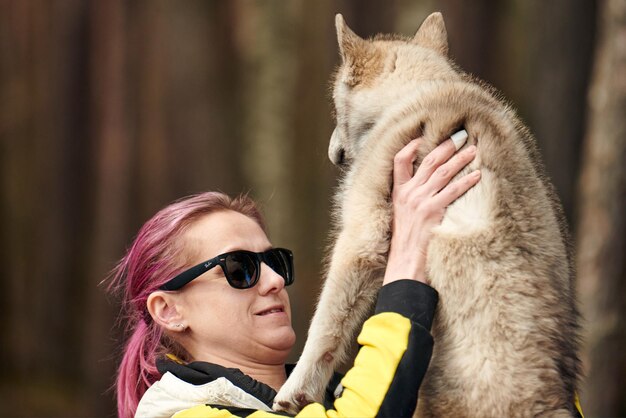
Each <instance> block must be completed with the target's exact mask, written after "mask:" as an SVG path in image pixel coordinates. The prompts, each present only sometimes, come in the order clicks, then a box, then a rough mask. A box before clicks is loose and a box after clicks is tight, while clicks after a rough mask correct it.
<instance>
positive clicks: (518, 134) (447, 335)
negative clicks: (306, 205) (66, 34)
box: [275, 13, 580, 417]
mask: <svg viewBox="0 0 626 418" xmlns="http://www.w3.org/2000/svg"><path fill="white" fill-rule="evenodd" d="M336 27H337V37H338V42H339V48H340V52H341V56H342V64H341V65H340V67H339V69H338V71H337V73H336V76H335V81H334V91H333V97H334V103H335V109H336V117H337V126H336V128H335V131H334V132H333V135H332V138H331V141H330V147H329V156H330V159H331V160H332V161H333V163H335V164H340V165H342V166H344V167H345V168H346V169H345V170H344V173H345V175H344V177H343V179H342V183H341V185H340V187H339V190H338V192H337V194H336V207H335V213H334V220H335V225H334V238H335V240H334V246H333V247H332V249H331V254H330V260H329V261H330V262H329V268H328V272H327V278H326V281H325V284H324V287H323V289H322V293H321V296H320V300H319V303H318V306H317V309H316V312H315V315H314V317H313V320H312V323H311V328H310V330H309V336H308V340H307V343H306V346H305V348H304V351H303V353H302V356H301V358H300V360H299V362H298V365H297V367H296V368H295V370H294V371H293V373H292V374H291V376H290V378H289V379H288V381H287V383H286V384H285V385H284V386H283V388H282V389H281V391H280V392H279V393H278V396H277V397H276V400H275V406H276V408H277V409H282V410H289V411H291V412H293V411H295V410H297V409H298V408H300V407H302V406H304V404H306V403H308V402H311V401H319V400H321V399H322V394H323V392H324V388H325V386H326V384H327V382H328V380H329V378H330V376H331V374H332V372H333V370H334V369H335V367H336V366H338V365H339V364H340V363H341V362H342V361H344V360H345V359H346V357H347V354H346V353H347V351H348V348H349V346H350V343H351V342H352V341H353V338H354V335H355V333H356V331H357V330H358V329H359V327H360V326H361V324H362V323H363V321H364V319H365V318H366V317H367V316H368V314H369V313H370V311H371V308H372V307H373V305H374V301H375V298H376V294H377V291H378V289H379V288H380V283H381V281H382V278H383V275H384V269H385V265H386V257H387V253H388V250H389V240H390V228H391V222H390V220H391V216H392V209H391V203H390V195H391V187H392V184H391V181H392V169H393V157H394V155H395V154H396V153H397V152H398V151H399V150H400V149H401V148H402V147H403V146H404V145H406V144H407V143H408V142H409V141H410V140H412V139H413V138H417V137H421V139H420V141H421V149H420V151H419V156H418V159H417V161H416V164H419V163H420V162H421V160H422V159H423V158H424V156H425V155H426V154H427V153H429V152H430V151H431V150H432V149H434V148H435V147H436V146H437V145H438V144H439V143H441V142H442V141H443V140H445V139H446V138H449V137H450V135H451V134H453V133H454V132H457V131H459V130H460V129H465V130H466V131H467V133H468V134H469V137H468V140H467V145H469V144H475V145H476V146H477V154H476V158H475V159H474V161H473V162H472V163H470V164H469V165H468V166H467V167H466V168H465V169H464V170H463V171H462V172H461V173H459V174H458V176H457V177H461V176H463V175H465V174H468V173H469V172H471V171H473V170H476V169H480V170H481V173H482V177H481V181H480V182H479V183H478V184H477V185H476V186H474V187H473V188H472V189H470V190H469V191H468V192H467V193H466V194H465V195H463V196H462V197H461V198H459V199H458V200H457V201H455V202H454V203H453V204H452V205H450V206H449V207H448V209H447V211H446V214H445V216H444V218H443V221H442V223H441V225H440V226H438V227H437V228H436V229H435V230H434V231H433V238H432V240H431V242H430V245H429V248H428V259H427V275H428V277H429V279H430V281H431V284H432V286H433V287H434V288H435V289H437V290H438V291H439V295H440V301H439V306H438V310H437V314H436V317H435V321H434V324H433V329H432V334H433V337H434V340H435V347H434V352H433V356H432V360H431V364H430V367H429V370H428V372H427V375H426V377H425V379H424V381H423V383H422V386H421V390H420V396H419V402H418V406H417V415H418V416H422V417H430V416H438V417H464V416H468V417H470V416H471V417H512V416H563V417H567V416H573V414H574V396H575V392H576V390H577V385H578V379H579V375H580V361H579V359H578V357H577V352H578V347H579V338H578V333H579V325H578V321H579V315H578V311H577V309H576V302H575V300H576V298H575V292H574V272H573V268H572V257H571V252H570V248H569V244H568V243H569V240H568V235H567V230H566V225H565V222H564V218H563V214H562V210H561V206H560V203H559V202H558V199H557V197H556V194H555V192H554V189H553V186H552V185H551V184H550V183H549V181H548V180H547V178H546V176H545V174H544V169H543V167H542V163H541V161H540V157H539V154H538V151H537V148H536V145H535V142H534V139H533V137H532V135H531V134H530V132H529V131H528V129H527V128H526V127H524V125H523V124H522V123H521V122H520V120H519V118H518V117H517V116H516V114H515V111H514V110H513V109H512V108H511V107H510V106H509V105H508V104H507V103H505V102H504V101H503V100H502V99H501V98H500V97H499V96H498V94H496V93H495V92H494V91H493V90H492V89H491V88H490V87H488V86H486V85H485V84H484V83H482V82H480V81H477V80H476V79H473V78H471V77H470V76H468V75H467V74H464V73H463V72H462V71H460V70H459V69H458V68H457V67H455V65H454V64H453V63H452V62H451V61H450V59H449V58H448V57H447V53H448V41H447V34H446V29H445V26H444V22H443V18H442V16H441V14H439V13H434V14H432V15H430V16H429V17H428V18H427V19H426V20H425V21H424V23H423V24H422V25H421V27H420V29H419V30H418V31H417V33H416V34H415V36H414V38H412V39H405V38H402V37H398V36H388V35H383V36H380V35H379V36H377V37H375V38H373V39H371V40H363V39H362V38H360V37H358V36H357V35H355V34H354V33H353V32H352V31H351V30H350V29H349V28H348V27H347V26H346V24H345V22H344V20H343V18H342V17H341V15H337V17H336Z"/></svg>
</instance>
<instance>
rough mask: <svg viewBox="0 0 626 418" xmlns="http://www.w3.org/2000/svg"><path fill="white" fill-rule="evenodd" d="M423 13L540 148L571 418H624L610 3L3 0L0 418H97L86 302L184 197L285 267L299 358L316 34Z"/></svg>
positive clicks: (108, 362)
mask: <svg viewBox="0 0 626 418" xmlns="http://www.w3.org/2000/svg"><path fill="white" fill-rule="evenodd" d="M436 10H440V11H442V12H443V13H444V18H445V20H446V24H447V28H448V33H449V38H450V47H451V55H452V57H453V58H454V59H455V60H456V61H457V63H458V64H459V65H460V66H461V67H462V68H464V69H465V70H467V71H469V72H472V73H474V74H476V75H478V76H479V77H481V78H483V79H485V80H486V81H488V82H489V83H491V84H493V85H494V86H495V87H496V88H498V89H499V90H500V91H502V92H503V93H504V95H505V96H506V97H507V98H508V99H510V100H511V101H512V102H513V103H514V104H515V106H516V107H517V109H518V110H519V113H520V115H521V117H522V118H523V119H524V120H525V121H526V122H527V123H528V125H529V126H530V127H531V129H532V130H533V132H534V133H535V135H536V137H537V139H538V141H539V144H540V147H541V149H542V152H543V155H544V158H545V162H546V165H547V168H548V171H549V174H550V175H551V177H552V179H553V180H554V182H555V184H556V186H557V189H558V192H559V194H560V197H561V199H562V201H563V203H564V205H565V209H566V212H567V217H568V221H569V223H570V227H571V229H572V231H573V233H574V237H575V239H576V247H577V253H578V255H577V266H578V275H579V276H578V288H579V293H580V301H581V309H582V311H583V313H584V315H585V332H584V337H585V350H584V352H583V353H582V354H583V359H584V362H585V370H586V374H587V377H586V383H585V386H584V390H583V392H582V394H581V395H582V404H583V409H584V411H585V412H586V415H588V416H626V393H625V389H624V388H625V387H626V378H625V377H626V343H625V340H626V325H625V324H626V318H625V316H626V304H624V303H623V302H622V301H623V299H624V297H625V296H626V289H625V288H626V277H625V270H626V269H625V267H626V264H625V260H626V257H625V253H626V242H625V241H626V239H625V237H626V231H625V217H626V207H625V206H626V179H625V170H624V165H625V163H626V0H604V1H602V0H598V1H591V0H500V1H499V0H493V1H490V0H472V1H467V0H422V1H417V0H378V1H375V0H338V1H333V0H314V1H313V0H311V1H303V0H290V1H286V0H285V1H279V0H266V1H252V0H249V1H246V0H230V1H226V0H224V1H217V0H216V1H200V0H185V1H165V0H151V1H148V0H133V1H122V0H92V1H88V0H48V1H46V0H12V1H11V0H2V1H0V139H1V141H0V144H1V151H0V159H1V160H0V169H1V170H2V181H1V183H0V195H1V196H2V200H1V202H2V203H1V205H0V214H1V216H0V222H1V225H2V227H1V229H0V257H1V258H0V261H1V263H2V265H3V266H4V269H3V273H2V274H1V280H2V281H1V284H2V292H1V293H0V298H1V299H0V313H1V317H2V318H3V320H2V321H0V338H1V341H2V343H1V345H0V354H1V358H2V363H3V364H2V366H1V367H0V405H1V406H0V416H113V415H114V401H113V399H114V393H113V391H112V390H111V389H110V388H111V385H112V383H113V376H114V372H115V368H116V363H117V360H118V356H119V354H120V352H121V344H122V342H123V336H122V331H121V329H120V327H116V326H115V317H116V314H117V313H118V312H119V305H118V301H117V300H116V299H115V298H114V297H111V296H108V295H106V293H105V291H104V289H103V287H102V286H99V285H98V284H99V283H100V281H101V280H102V279H103V278H104V277H106V275H107V273H108V272H109V270H110V269H111V268H112V267H113V266H114V264H115V262H116V260H118V259H119V258H120V257H121V256H122V255H123V253H124V250H125V248H126V246H127V245H128V244H129V243H130V242H131V240H132V238H133V236H134V234H135V233H136V232H137V230H138V229H139V227H140V226H141V225H142V223H143V222H144V221H146V220H147V219H148V218H149V217H150V216H151V215H152V214H154V213H155V212H156V211H157V210H158V209H159V208H161V207H163V206H164V205H166V204H167V203H169V202H170V201H172V200H174V199H176V198H179V197H181V196H183V195H187V194H191V193H195V192H199V191H204V190H217V189H219V190H222V191H225V192H227V193H231V194H235V193H239V192H242V191H244V192H245V191H250V193H251V194H252V195H253V196H254V197H255V198H256V199H258V200H259V201H260V202H261V203H262V205H263V208H264V212H265V214H266V216H267V219H268V223H269V227H270V236H271V239H272V241H273V243H274V244H275V245H280V246H286V247H290V248H292V249H293V250H294V252H295V254H296V268H297V277H298V279H297V281H296V285H295V286H293V287H292V288H291V289H290V294H291V297H292V305H293V309H294V322H295V326H296V329H297V332H298V335H299V342H298V344H299V345H298V347H297V350H300V348H301V347H302V344H303V342H304V340H305V337H306V328H307V324H308V321H309V319H310V317H311V315H312V310H313V304H314V301H315V296H316V294H317V293H318V290H319V288H320V273H319V272H320V271H321V257H322V252H323V249H324V247H325V245H326V234H327V231H328V229H329V216H328V213H329V202H330V196H331V194H332V192H333V187H334V185H335V184H336V179H337V176H338V174H339V173H338V171H337V170H336V169H335V168H334V167H333V166H332V165H331V164H330V162H329V161H328V158H327V153H326V152H327V151H326V150H327V144H328V139H329V137H330V134H331V132H332V129H333V121H332V117H331V114H330V110H331V106H330V100H329V83H328V80H329V77H330V75H331V73H332V71H333V68H334V66H335V65H336V64H337V63H338V53H337V45H336V38H335V28H334V15H335V13H338V12H341V13H342V14H343V15H344V17H345V18H346V20H347V22H348V24H349V25H350V26H351V27H352V29H353V30H354V31H355V32H356V33H358V34H359V35H361V36H363V37H367V36H371V35H373V34H375V33H378V32H398V33H403V34H405V35H413V33H414V32H415V31H416V29H417V28H418V26H419V24H420V23H421V21H422V20H423V19H424V18H425V17H426V16H427V15H428V14H429V13H431V12H432V11H436ZM298 352H299V351H298ZM295 359H297V352H296V353H294V356H293V360H295Z"/></svg>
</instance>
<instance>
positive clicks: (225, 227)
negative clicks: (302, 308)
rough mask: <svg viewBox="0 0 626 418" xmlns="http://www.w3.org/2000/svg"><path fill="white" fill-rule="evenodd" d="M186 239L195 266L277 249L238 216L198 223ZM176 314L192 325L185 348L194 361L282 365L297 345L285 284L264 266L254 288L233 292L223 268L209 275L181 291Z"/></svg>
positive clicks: (220, 216)
mask: <svg viewBox="0 0 626 418" xmlns="http://www.w3.org/2000/svg"><path fill="white" fill-rule="evenodd" d="M183 240H184V246H185V248H186V249H187V251H189V252H190V255H191V258H192V259H191V260H190V265H195V264H199V263H201V262H203V261H206V260H209V259H211V258H213V257H215V256H217V255H219V254H222V253H225V252H229V251H233V250H248V251H253V252H261V251H264V250H267V249H269V248H271V247H272V245H271V244H270V242H269V240H268V239H267V236H266V235H265V233H264V232H263V230H262V229H261V227H260V226H259V225H258V224H257V223H256V222H255V221H254V220H252V219H251V218H249V217H247V216H245V215H242V214H240V213H237V212H233V211H220V212H216V213H212V214H210V215H207V216H205V217H203V218H201V219H199V220H198V221H196V222H195V223H194V224H193V225H192V226H191V227H190V228H189V229H188V230H187V232H186V233H185V234H184V236H183ZM177 309H178V311H179V313H180V314H181V315H182V316H183V318H184V321H185V324H186V325H187V326H188V329H187V331H186V332H185V333H184V335H183V340H182V341H181V343H182V344H183V346H184V347H185V349H186V350H187V351H188V352H189V354H191V356H192V357H193V359H194V360H203V361H210V362H215V363H218V364H221V365H224V366H227V367H239V368H241V367H245V366H246V365H248V364H251V365H252V364H258V363H262V364H282V363H284V362H285V360H286V358H287V355H288V354H289V352H290V350H291V348H292V347H293V345H294V343H295V340H296V336H295V333H294V330H293V328H292V327H291V307H290V305H289V296H288V295H287V291H286V290H285V281H284V279H283V278H282V276H280V275H278V274H277V273H276V272H274V271H273V270H272V269H271V268H270V267H268V266H267V265H266V264H265V263H261V272H260V277H259V281H258V283H257V284H256V285H255V286H254V287H252V288H250V289H235V288H232V287H231V286H230V285H229V284H228V282H227V281H226V278H225V277H224V273H223V271H222V268H221V267H219V266H217V267H215V268H213V269H211V270H209V271H207V272H206V273H204V274H203V275H202V276H200V277H198V278H196V279H195V280H193V281H191V282H190V283H188V284H187V285H185V286H184V287H183V288H182V289H181V290H180V291H179V295H178V297H177Z"/></svg>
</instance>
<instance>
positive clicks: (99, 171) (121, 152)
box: [81, 0, 133, 416]
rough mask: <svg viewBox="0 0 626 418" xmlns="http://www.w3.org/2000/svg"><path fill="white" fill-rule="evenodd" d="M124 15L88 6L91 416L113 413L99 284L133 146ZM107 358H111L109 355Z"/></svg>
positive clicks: (120, 213)
mask: <svg viewBox="0 0 626 418" xmlns="http://www.w3.org/2000/svg"><path fill="white" fill-rule="evenodd" d="M125 15H126V10H125V6H124V2H123V1H122V0H110V1H104V2H103V1H98V0H94V1H92V2H91V3H90V9H89V22H90V28H91V33H90V36H91V48H90V49H91V56H90V57H89V58H90V59H89V70H90V73H89V75H90V77H89V84H90V86H91V90H90V91H91V95H90V97H89V121H90V128H91V132H90V136H91V138H92V141H93V144H94V145H93V147H94V149H93V153H92V155H91V157H92V163H93V165H94V167H95V182H94V184H93V190H94V193H93V195H92V197H93V199H94V204H93V210H94V216H93V219H94V223H93V226H92V228H93V229H92V232H91V234H92V235H91V236H92V240H91V246H90V248H89V255H90V261H89V265H90V267H91V269H90V272H89V273H88V275H87V277H86V278H87V281H86V286H85V294H84V300H85V302H86V303H85V309H86V312H85V313H84V314H83V317H82V319H83V322H82V326H83V335H84V341H83V345H82V350H81V351H82V354H83V355H82V365H83V369H84V373H85V374H84V378H83V381H84V382H85V386H84V393H83V396H84V398H85V399H86V400H87V403H88V404H89V406H90V409H91V411H92V414H93V415H97V416H103V415H106V414H108V413H109V412H110V411H111V410H112V409H113V408H112V407H113V402H112V401H113V397H112V393H111V392H108V393H109V396H104V395H103V394H105V393H107V389H108V388H109V387H110V386H111V385H112V384H113V382H114V375H115V363H114V361H113V360H117V359H118V358H119V350H120V348H119V343H117V341H115V340H114V338H113V337H114V336H113V335H112V334H111V330H112V329H113V320H112V318H114V317H115V310H114V308H113V306H111V305H110V304H109V303H108V302H107V300H106V299H105V298H104V294H103V288H102V287H98V283H99V282H100V281H101V280H102V279H103V278H104V277H105V276H106V275H107V272H109V271H110V270H111V269H112V268H113V267H114V265H115V261H116V260H117V259H118V258H119V257H120V256H121V254H120V249H122V248H124V246H125V244H126V243H127V242H128V240H129V226H128V225H129V213H131V212H132V211H131V205H130V203H129V194H130V184H131V170H130V166H131V162H132V149H133V147H132V144H131V138H130V137H129V135H128V133H127V132H128V120H127V116H126V115H127V108H126V102H125V91H126V82H125V77H126V66H127V63H126V58H125V49H126V39H127V36H126V35H127V34H126V26H125ZM112 353H114V354H113V355H112Z"/></svg>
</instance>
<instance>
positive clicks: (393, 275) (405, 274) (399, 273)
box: [383, 252, 428, 286]
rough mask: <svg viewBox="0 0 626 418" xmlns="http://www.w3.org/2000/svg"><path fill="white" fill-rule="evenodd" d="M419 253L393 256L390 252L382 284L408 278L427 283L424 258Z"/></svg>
mask: <svg viewBox="0 0 626 418" xmlns="http://www.w3.org/2000/svg"><path fill="white" fill-rule="evenodd" d="M423 258H424V257H423V256H421V255H419V254H417V255H416V254H411V255H405V256H395V255H394V254H392V253H391V252H390V254H389V261H388V263H387V268H386V269H385V276H384V278H383V286H384V285H386V284H388V283H391V282H395V281H397V280H402V279H409V280H416V281H418V282H422V283H425V284H428V280H427V278H426V268H425V265H424V264H425V263H424V262H425V260H423Z"/></svg>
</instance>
